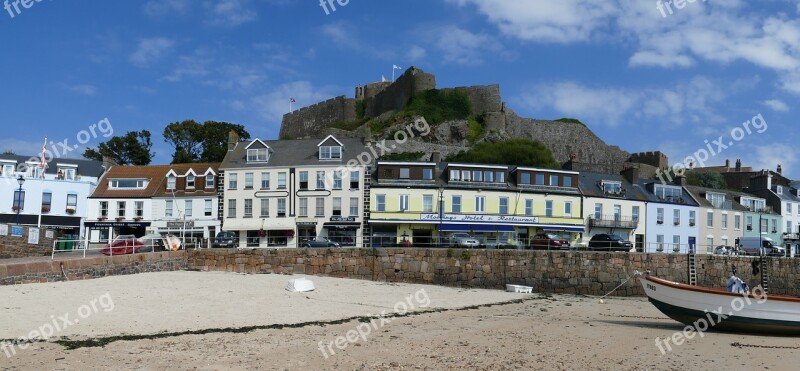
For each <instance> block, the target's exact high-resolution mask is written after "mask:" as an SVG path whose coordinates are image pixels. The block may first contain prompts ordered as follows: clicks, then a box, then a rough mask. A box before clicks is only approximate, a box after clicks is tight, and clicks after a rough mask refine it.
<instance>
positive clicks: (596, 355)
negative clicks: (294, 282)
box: [0, 272, 800, 370]
mask: <svg viewBox="0 0 800 371" xmlns="http://www.w3.org/2000/svg"><path fill="white" fill-rule="evenodd" d="M299 277H301V276H284V275H240V274H226V273H200V272H171V273H153V274H140V275H133V276H118V277H110V278H105V279H97V280H90V281H80V282H67V283H51V284H32V285H23V286H5V287H0V297H2V298H3V301H2V304H0V316H1V317H0V339H11V338H19V337H20V336H26V334H28V333H29V332H30V331H32V330H36V329H42V328H43V326H44V325H46V324H52V325H53V327H54V328H56V327H58V331H55V333H54V334H53V335H52V336H51V337H50V338H49V340H48V341H46V342H35V343H32V344H16V345H14V348H10V346H6V347H5V348H3V351H2V352H0V368H2V369H12V370H29V369H37V370H49V369H54V370H55V369H58V370H72V369H81V370H86V369H93V370H94V369H108V370H111V369H141V370H166V369H200V370H239V369H242V370H244V369H275V370H318V369H326V370H327V369H330V370H334V369H344V370H374V369H392V370H394V369H398V370H399V369H430V370H440V369H452V370H456V369H471V370H527V369H544V370H552V369H565V370H567V369H568V370H577V369H598V370H672V369H686V370H689V369H692V370H693V369H698V370H699V369H704V370H723V369H727V370H738V369H747V370H792V369H795V368H796V365H797V364H798V363H799V362H800V354H798V351H799V350H800V343H798V342H797V340H796V338H789V337H785V338H780V337H777V338H776V337H765V336H752V335H741V334H725V333H714V332H707V333H705V334H703V337H700V336H696V337H694V338H693V339H690V340H687V341H686V342H685V343H683V344H682V345H680V346H674V345H673V347H672V350H671V351H667V352H666V353H665V354H662V352H661V351H660V350H659V348H658V347H657V346H656V344H655V339H656V338H657V337H660V338H662V339H663V338H666V337H670V336H672V334H673V333H675V332H676V331H681V330H682V329H683V326H681V325H680V324H678V323H676V322H674V321H672V320H670V319H669V318H666V317H665V316H663V315H662V314H661V313H660V312H658V311H657V310H656V309H655V308H654V307H653V306H652V305H650V304H649V303H648V302H647V301H646V299H644V298H624V299H622V298H610V299H606V300H604V303H603V304H600V303H599V301H598V299H597V298H590V297H581V296H565V295H556V296H546V295H539V294H513V293H506V292H502V291H495V290H463V289H456V288H446V287H436V286H423V285H407V284H393V283H378V282H369V281H357V280H347V279H336V278H326V277H306V278H309V279H311V280H313V282H314V283H315V285H316V287H317V290H315V291H313V292H307V293H290V292H288V291H286V290H285V289H284V288H285V285H286V282H287V281H288V280H289V279H293V278H299ZM520 299H522V300H520ZM382 312H383V313H384V316H385V317H384V318H383V320H381V319H380V318H379V317H380V315H381V313H382ZM393 313H394V314H395V315H396V314H398V313H399V314H402V313H408V315H407V316H404V317H388V316H391V315H392V314H393ZM65 315H66V318H64V316H65ZM357 317H360V318H357ZM64 319H66V320H67V321H68V322H65V321H63V320H64ZM56 324H57V325H56ZM44 327H46V326H44ZM192 331H194V332H193V333H191V332H192ZM120 336H122V337H121V338H120ZM115 337H118V338H115ZM58 339H61V340H65V342H64V343H55V341H56V340H58ZM87 340H88V341H89V342H86V341H87ZM93 341H99V342H93ZM100 345H102V346H100ZM23 347H24V349H23ZM69 347H75V348H76V349H69Z"/></svg>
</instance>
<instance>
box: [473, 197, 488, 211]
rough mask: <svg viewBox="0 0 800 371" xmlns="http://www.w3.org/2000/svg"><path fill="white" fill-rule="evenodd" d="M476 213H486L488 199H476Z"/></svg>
mask: <svg viewBox="0 0 800 371" xmlns="http://www.w3.org/2000/svg"><path fill="white" fill-rule="evenodd" d="M475 212H476V213H485V212H486V197H484V196H476V197H475Z"/></svg>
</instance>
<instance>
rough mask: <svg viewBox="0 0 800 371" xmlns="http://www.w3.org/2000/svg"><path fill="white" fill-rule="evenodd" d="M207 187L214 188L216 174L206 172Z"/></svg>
mask: <svg viewBox="0 0 800 371" xmlns="http://www.w3.org/2000/svg"><path fill="white" fill-rule="evenodd" d="M206 189H214V176H213V175H211V174H206Z"/></svg>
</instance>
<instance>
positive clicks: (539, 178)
mask: <svg viewBox="0 0 800 371" xmlns="http://www.w3.org/2000/svg"><path fill="white" fill-rule="evenodd" d="M536 185H544V174H536Z"/></svg>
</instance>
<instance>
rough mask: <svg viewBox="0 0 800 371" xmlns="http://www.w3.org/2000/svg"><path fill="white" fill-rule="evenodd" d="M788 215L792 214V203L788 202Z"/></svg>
mask: <svg viewBox="0 0 800 371" xmlns="http://www.w3.org/2000/svg"><path fill="white" fill-rule="evenodd" d="M786 213H787V214H789V215H791V214H792V203H791V202H787V203H786Z"/></svg>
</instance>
